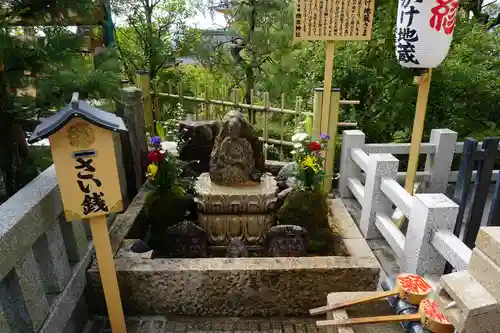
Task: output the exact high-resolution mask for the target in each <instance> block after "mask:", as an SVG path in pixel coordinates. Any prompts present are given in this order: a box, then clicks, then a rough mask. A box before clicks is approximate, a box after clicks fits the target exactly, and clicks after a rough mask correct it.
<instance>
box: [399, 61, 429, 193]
mask: <svg viewBox="0 0 500 333" xmlns="http://www.w3.org/2000/svg"><path fill="white" fill-rule="evenodd" d="M430 85H431V69H430V68H429V71H428V72H427V73H425V74H424V75H423V76H422V77H421V78H420V82H419V85H418V97H417V105H416V108H415V119H414V121H413V130H412V135H411V147H410V157H409V161H408V169H407V171H406V182H405V189H406V191H407V192H408V193H410V194H412V195H413V187H414V184H415V175H416V173H417V167H418V158H419V156H420V145H421V143H422V135H423V133H424V124H425V113H426V110H427V100H428V98H429V89H430Z"/></svg>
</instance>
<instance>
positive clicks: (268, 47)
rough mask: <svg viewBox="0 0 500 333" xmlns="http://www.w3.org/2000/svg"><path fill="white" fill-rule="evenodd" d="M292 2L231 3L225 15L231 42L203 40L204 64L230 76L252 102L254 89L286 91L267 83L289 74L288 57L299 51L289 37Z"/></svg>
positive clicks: (200, 51) (245, 0) (249, 0)
mask: <svg viewBox="0 0 500 333" xmlns="http://www.w3.org/2000/svg"><path fill="white" fill-rule="evenodd" d="M291 3H292V2H291V1H290V0H284V1H281V0H280V1H278V0H271V1H270V0H241V1H234V2H231V4H230V5H229V7H228V9H227V10H226V11H225V12H224V14H225V17H226V19H227V22H228V23H227V25H228V27H227V29H226V33H227V35H228V36H229V38H228V39H227V40H224V41H221V42H218V43H215V44H214V43H210V42H207V39H210V38H211V37H212V36H207V38H205V39H202V43H201V45H200V46H201V47H198V49H197V52H198V58H199V60H200V62H201V63H202V64H203V65H204V66H205V67H207V68H210V69H211V70H212V71H216V72H217V71H219V72H224V73H227V74H228V76H229V77H230V78H231V81H232V82H233V87H238V86H241V87H243V88H244V91H245V101H246V102H247V103H250V100H251V96H250V95H251V90H252V89H256V88H258V89H259V90H260V89H267V90H276V92H277V93H278V95H279V93H281V92H283V90H282V86H281V85H275V84H267V83H268V81H266V78H267V77H269V75H272V74H273V72H275V71H278V72H279V71H285V70H286V67H287V66H286V63H285V62H284V61H283V60H286V57H287V55H288V54H289V53H290V52H291V51H292V50H294V49H295V48H298V46H294V45H293V44H292V39H291V38H289V37H290V36H289V35H291V33H290V34H289V32H291V29H292V23H293V22H292V11H293V8H292V6H291Z"/></svg>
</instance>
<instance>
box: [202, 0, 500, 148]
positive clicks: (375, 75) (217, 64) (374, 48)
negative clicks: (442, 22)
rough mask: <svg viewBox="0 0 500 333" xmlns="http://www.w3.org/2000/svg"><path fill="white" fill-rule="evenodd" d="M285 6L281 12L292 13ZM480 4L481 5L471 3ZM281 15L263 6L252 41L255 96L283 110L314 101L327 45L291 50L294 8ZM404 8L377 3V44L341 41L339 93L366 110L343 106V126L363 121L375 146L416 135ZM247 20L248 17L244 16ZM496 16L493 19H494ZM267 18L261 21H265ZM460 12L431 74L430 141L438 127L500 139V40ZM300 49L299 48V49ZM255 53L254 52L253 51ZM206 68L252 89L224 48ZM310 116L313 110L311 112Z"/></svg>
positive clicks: (385, 0)
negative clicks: (262, 94) (400, 45)
mask: <svg viewBox="0 0 500 333" xmlns="http://www.w3.org/2000/svg"><path fill="white" fill-rule="evenodd" d="M249 3H250V2H245V4H246V5H243V6H242V7H241V8H238V10H239V11H240V12H241V15H240V14H239V15H236V16H235V24H234V26H232V27H231V29H230V31H234V33H235V34H236V35H242V36H247V35H246V33H248V31H249V30H248V29H247V28H245V27H248V19H247V18H248V8H247V7H245V6H248V4H249ZM285 3H286V2H283V3H282V4H281V5H282V6H285ZM474 3H475V4H479V7H478V8H481V3H482V1H481V0H478V1H473V2H472V3H468V4H467V6H469V5H470V4H474ZM287 4H288V7H286V8H284V7H281V9H278V10H275V9H274V8H273V7H272V5H269V6H267V7H266V5H265V4H260V6H261V7H258V6H259V4H258V5H257V10H260V11H259V13H261V11H262V10H264V11H267V12H266V13H264V14H263V16H262V17H261V18H259V21H258V23H259V24H257V28H256V32H255V33H254V34H252V37H253V38H254V39H253V41H252V42H251V43H254V45H255V49H257V50H259V53H258V56H257V58H258V59H261V60H262V64H260V65H259V69H258V70H256V71H255V90H256V91H269V92H270V97H271V102H272V103H273V104H275V105H276V104H279V102H280V95H281V93H286V95H285V97H286V103H287V105H291V104H293V102H294V100H295V96H300V97H302V98H303V100H304V101H309V105H310V104H311V103H310V102H311V101H310V99H311V97H312V89H314V88H316V87H321V86H322V82H323V75H324V61H325V49H324V42H302V43H297V44H292V39H293V36H292V22H293V15H292V6H291V5H290V3H287ZM397 5H398V4H397V1H396V2H394V1H389V0H381V1H378V2H377V3H376V10H375V20H374V26H373V37H372V40H370V41H367V42H365V41H361V42H342V41H339V42H336V44H335V64H334V81H333V82H334V86H336V87H340V88H341V94H342V98H343V99H358V100H360V101H361V104H360V105H355V106H343V107H342V114H341V121H356V122H358V124H359V128H360V129H361V130H363V131H364V132H365V133H366V134H367V139H368V141H372V142H373V141H376V142H390V141H398V142H403V141H404V142H408V141H409V140H410V136H411V130H412V125H413V116H414V112H415V103H416V97H417V86H416V85H415V84H414V76H415V75H416V74H417V73H416V72H414V71H411V70H408V69H404V68H403V67H401V66H400V65H399V64H398V63H397V60H396V56H395V45H394V44H395V43H394V38H395V37H394V27H395V22H396V14H397ZM245 14H246V16H245ZM496 15H497V12H495V13H494V14H490V17H492V18H495V17H496ZM258 16H259V17H260V15H258ZM467 16H468V13H467V14H466V13H465V12H464V11H462V10H461V11H459V15H458V17H457V25H456V28H455V32H454V37H453V41H452V45H451V49H450V52H449V54H448V56H447V58H446V59H445V61H444V62H443V63H442V64H441V65H440V66H439V67H438V68H436V69H434V70H433V73H432V81H431V90H430V95H429V102H428V108H427V118H426V124H425V127H426V128H425V135H428V134H429V133H430V129H432V128H438V127H441V128H444V127H448V128H450V129H453V130H455V131H457V132H458V133H459V136H460V138H464V137H465V136H469V135H471V136H475V137H477V138H479V139H481V138H482V137H484V136H486V135H499V134H500V130H499V129H500V118H499V117H498V116H497V115H498V114H499V113H500V109H499V108H500V37H499V34H498V33H495V32H493V31H492V32H489V31H488V28H490V27H491V24H489V23H485V22H484V20H483V19H479V18H473V19H472V20H469V19H468V17H467ZM267 45H268V46H270V47H267ZM292 45H293V46H292ZM249 49H250V50H252V47H250V48H249ZM208 58H209V60H206V61H204V62H202V64H203V65H205V68H206V69H207V70H208V71H209V72H210V73H211V74H213V75H214V76H217V75H218V76H221V75H223V74H222V73H227V74H228V76H229V77H230V78H231V80H232V82H233V83H232V84H236V85H240V86H242V87H243V88H245V86H246V83H245V82H244V81H242V75H243V71H242V69H241V66H240V67H238V66H237V64H236V63H235V62H234V60H233V59H232V57H231V55H230V51H229V50H227V48H226V49H224V48H220V49H216V51H214V52H212V53H209V54H208ZM309 111H311V110H309Z"/></svg>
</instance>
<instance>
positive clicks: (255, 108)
mask: <svg viewBox="0 0 500 333" xmlns="http://www.w3.org/2000/svg"><path fill="white" fill-rule="evenodd" d="M320 89H321V91H320V94H321V95H322V94H323V93H322V88H320ZM158 96H161V97H168V98H174V99H177V98H179V96H178V95H175V94H167V93H158ZM183 98H184V99H185V100H188V101H195V100H198V101H200V102H201V101H203V99H201V98H199V99H198V98H196V97H192V96H184V97H183ZM251 99H252V100H253V97H252V98H251ZM343 102H345V101H342V100H341V101H340V105H345V104H358V103H357V102H359V101H347V102H349V103H343ZM207 103H210V104H213V105H225V106H228V107H231V106H232V107H234V106H235V104H234V103H233V102H229V101H222V100H214V99H212V100H208V101H207ZM252 103H253V102H252ZM319 105H320V107H321V100H320V103H319ZM238 107H240V108H242V109H248V110H253V111H259V112H262V111H264V109H265V107H264V106H262V105H253V104H245V103H239V104H238ZM268 111H269V112H273V113H281V112H283V113H285V114H292V115H294V114H295V113H296V111H295V110H291V109H283V111H282V110H281V108H276V107H272V106H269V109H268ZM301 114H302V115H306V116H313V115H314V114H313V113H312V112H301ZM319 119H320V120H321V118H319ZM339 126H343V127H357V126H358V123H344V122H342V123H339ZM318 133H319V132H318ZM318 135H319V134H318Z"/></svg>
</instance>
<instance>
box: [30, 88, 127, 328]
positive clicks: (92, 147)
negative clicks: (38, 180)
mask: <svg viewBox="0 0 500 333" xmlns="http://www.w3.org/2000/svg"><path fill="white" fill-rule="evenodd" d="M126 130H127V128H126V127H125V124H124V123H123V120H122V119H121V118H119V117H117V116H115V115H114V114H112V113H109V112H105V111H103V110H99V109H97V108H94V107H92V106H91V105H89V104H88V103H87V102H86V101H80V100H78V93H73V98H72V100H71V103H70V104H69V105H67V106H66V107H64V108H62V109H61V110H59V111H58V112H57V113H56V114H55V115H53V116H52V117H49V118H47V119H45V120H44V121H43V122H42V123H41V124H39V125H38V126H37V127H36V128H35V130H34V131H33V133H32V134H31V137H30V139H29V140H28V142H29V143H34V142H37V141H39V140H42V139H45V138H47V137H48V138H49V141H50V149H51V151H52V159H53V161H54V165H55V168H56V174H57V179H58V182H59V189H60V191H61V199H62V202H63V206H64V215H65V216H66V220H68V221H74V220H85V221H88V222H89V223H90V230H91V232H92V238H93V240H94V246H95V251H96V257H97V262H98V264H99V273H100V275H101V281H102V286H103V290H104V297H105V299H106V306H107V309H108V316H109V321H110V323H111V328H112V330H113V333H126V332H127V328H126V327H125V317H124V315H123V307H122V303H121V299H120V290H119V288H118V279H117V278H116V269H115V263H114V261H113V252H112V249H111V242H110V240H109V230H108V221H107V217H106V215H107V214H109V213H111V212H119V211H121V210H122V196H121V191H120V181H119V178H118V168H117V165H116V155H115V146H114V142H113V132H119V131H126Z"/></svg>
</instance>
